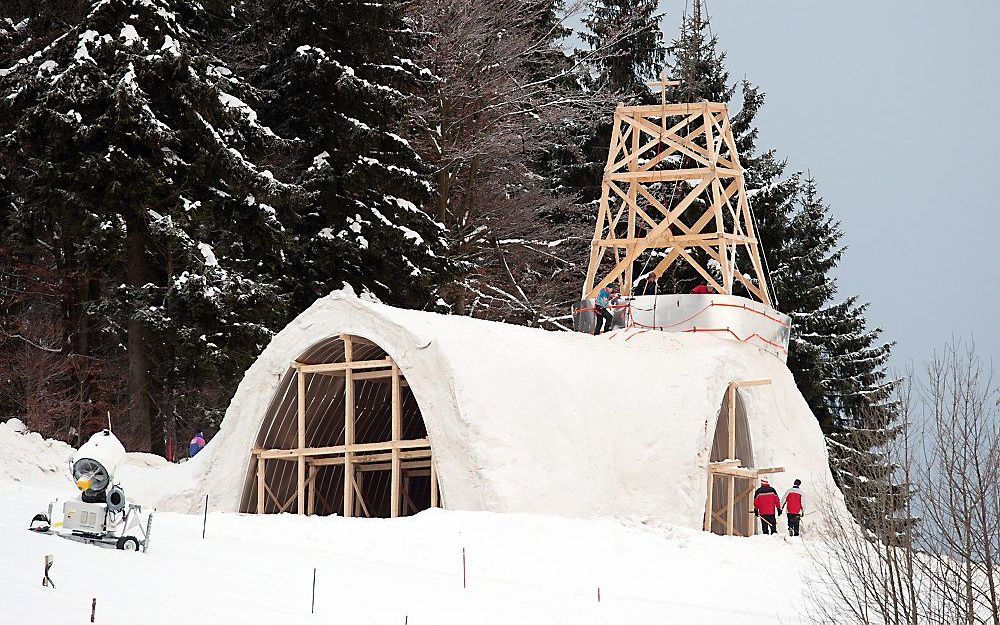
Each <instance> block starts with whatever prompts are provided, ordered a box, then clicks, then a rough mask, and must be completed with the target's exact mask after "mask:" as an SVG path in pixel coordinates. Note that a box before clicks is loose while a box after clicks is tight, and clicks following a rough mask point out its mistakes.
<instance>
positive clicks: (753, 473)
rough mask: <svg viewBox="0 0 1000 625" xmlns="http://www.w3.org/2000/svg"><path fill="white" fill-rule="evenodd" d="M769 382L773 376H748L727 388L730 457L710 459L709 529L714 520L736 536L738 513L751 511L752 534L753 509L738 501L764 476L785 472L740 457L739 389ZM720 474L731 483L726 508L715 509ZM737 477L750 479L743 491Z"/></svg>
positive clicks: (707, 502)
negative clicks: (745, 463)
mask: <svg viewBox="0 0 1000 625" xmlns="http://www.w3.org/2000/svg"><path fill="white" fill-rule="evenodd" d="M768 384H771V380H770V379H764V380H746V381H741V382H730V383H729V386H728V387H727V388H726V403H727V406H728V408H729V410H728V412H727V421H728V424H727V425H728V429H727V433H728V434H729V439H728V441H727V443H728V444H727V446H726V447H727V453H726V458H727V459H726V460H722V461H720V462H709V463H708V497H707V499H706V501H705V520H704V527H703V529H704V530H705V531H706V532H710V531H712V524H713V523H714V522H716V521H717V522H719V523H721V524H724V525H725V528H726V535H727V536H733V535H734V534H735V531H734V529H735V526H736V522H735V521H736V515H737V514H746V515H748V523H747V527H749V528H750V529H749V534H748V536H752V535H753V533H754V525H755V523H754V515H753V510H750V511H745V510H744V511H737V510H736V502H737V501H739V500H741V499H743V498H744V497H747V496H748V495H750V494H752V493H753V491H754V490H755V489H756V487H757V480H758V479H760V476H762V475H770V474H772V473H783V472H784V471H785V468H784V467H745V466H741V465H742V462H743V460H742V459H740V458H738V457H737V451H736V393H737V391H739V389H740V388H742V387H752V386H763V385H768ZM716 476H722V477H723V479H727V480H728V486H727V488H726V504H725V507H724V508H723V509H722V510H714V509H713V506H712V491H713V488H714V484H715V477H716ZM737 479H741V480H745V481H747V482H749V486H748V487H747V488H745V489H744V490H743V491H742V492H741V493H739V494H737V493H736V480H737Z"/></svg>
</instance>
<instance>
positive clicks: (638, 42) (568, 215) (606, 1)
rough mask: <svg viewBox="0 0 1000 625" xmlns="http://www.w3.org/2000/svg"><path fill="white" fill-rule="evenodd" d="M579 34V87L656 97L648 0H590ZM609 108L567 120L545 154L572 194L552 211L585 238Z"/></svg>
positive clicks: (626, 97) (654, 19)
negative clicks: (564, 207) (567, 203)
mask: <svg viewBox="0 0 1000 625" xmlns="http://www.w3.org/2000/svg"><path fill="white" fill-rule="evenodd" d="M588 8H589V10H590V14H589V15H588V16H587V18H585V19H584V27H585V30H584V31H583V32H581V33H580V37H581V39H583V41H584V42H585V43H586V44H587V49H585V50H577V51H575V53H574V56H575V58H577V59H585V60H586V63H585V65H586V68H587V72H588V73H587V75H586V76H584V77H582V78H581V79H580V86H579V89H580V90H581V91H582V92H584V93H586V94H590V97H596V96H598V94H600V95H601V96H603V97H605V98H607V99H608V100H609V101H610V102H611V103H612V105H613V103H615V102H620V101H624V102H628V103H653V102H659V98H658V96H657V95H656V94H655V93H654V92H653V91H651V90H650V88H649V86H648V85H647V81H651V80H656V79H658V78H659V75H660V73H661V72H662V71H663V70H664V69H665V68H664V62H665V59H666V54H667V50H666V45H665V43H664V40H663V32H662V30H661V29H660V23H661V22H662V20H663V14H662V13H660V12H659V10H658V4H657V3H656V2H655V1H651V0H594V1H593V2H591V3H590V4H589V7H588ZM612 116H613V111H612V110H610V108H609V109H606V110H604V111H600V112H599V114H598V115H597V116H594V117H589V118H584V119H581V120H579V121H578V122H577V123H574V124H568V125H567V126H566V127H565V128H564V129H563V134H562V137H563V141H561V142H559V143H558V144H555V145H553V148H552V150H550V151H549V152H548V154H547V155H546V156H547V158H548V162H547V169H548V171H549V172H551V173H550V175H551V176H552V178H553V180H554V181H555V182H554V184H553V187H554V188H555V189H557V190H559V191H560V192H563V193H572V194H574V195H575V196H576V201H575V202H574V204H573V208H572V210H571V211H565V214H562V215H558V214H557V215H555V218H556V219H558V220H559V221H560V222H561V223H565V224H578V227H577V228H576V232H577V233H578V236H580V237H582V238H583V239H584V240H589V238H590V236H591V232H592V229H593V223H594V221H593V220H594V217H595V216H596V215H597V206H598V200H599V198H600V196H601V179H602V176H603V172H604V165H605V160H606V159H607V155H608V145H609V144H610V143H611V131H612V124H611V120H612ZM588 253H589V248H587V249H584V250H583V253H582V254H581V255H580V257H579V258H578V259H576V263H575V265H574V268H576V269H577V274H576V276H575V277H574V278H575V280H576V284H575V285H573V286H574V287H575V288H572V287H568V289H567V295H568V296H569V298H571V300H572V301H575V300H576V299H577V298H578V297H579V288H580V284H579V282H580V275H582V273H584V272H586V263H587V262H588Z"/></svg>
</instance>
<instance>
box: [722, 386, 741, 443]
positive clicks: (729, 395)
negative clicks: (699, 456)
mask: <svg viewBox="0 0 1000 625" xmlns="http://www.w3.org/2000/svg"><path fill="white" fill-rule="evenodd" d="M726 403H727V404H728V406H729V421H728V424H729V425H728V427H729V430H727V433H728V434H729V445H728V447H726V449H727V451H726V458H730V459H736V387H735V386H733V385H732V384H730V385H729V388H727V389H726ZM738 460H741V461H742V460H743V458H738Z"/></svg>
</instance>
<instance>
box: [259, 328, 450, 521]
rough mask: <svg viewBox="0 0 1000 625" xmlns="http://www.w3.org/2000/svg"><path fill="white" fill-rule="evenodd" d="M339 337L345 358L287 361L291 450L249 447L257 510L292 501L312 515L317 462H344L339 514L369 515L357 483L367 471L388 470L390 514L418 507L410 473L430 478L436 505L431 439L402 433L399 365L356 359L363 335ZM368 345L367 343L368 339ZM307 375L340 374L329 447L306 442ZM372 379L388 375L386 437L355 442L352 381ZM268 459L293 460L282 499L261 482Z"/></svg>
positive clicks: (385, 360) (279, 508)
mask: <svg viewBox="0 0 1000 625" xmlns="http://www.w3.org/2000/svg"><path fill="white" fill-rule="evenodd" d="M340 339H341V340H342V341H343V342H344V362H333V363H321V364H304V363H300V362H295V363H292V366H293V367H294V368H295V376H296V384H297V442H298V445H297V447H296V448H294V449H254V450H253V455H254V457H255V458H256V465H257V471H256V480H257V513H258V514H263V513H264V510H265V507H266V502H268V501H270V502H272V503H273V504H274V507H275V509H276V510H277V511H278V512H279V513H281V512H285V511H286V510H290V509H291V505H292V504H293V503H296V504H297V506H296V511H297V512H298V514H306V515H312V514H314V512H315V510H316V498H317V496H319V497H322V495H319V494H318V493H317V489H316V476H317V473H318V472H317V470H318V469H320V468H321V467H326V466H333V465H343V467H344V489H343V492H344V508H343V510H344V516H346V517H350V516H366V517H367V516H370V514H369V511H368V505H367V503H366V502H365V500H364V497H363V495H362V488H361V484H362V482H363V480H364V475H365V474H366V473H370V472H372V471H389V472H390V517H391V518H395V517H398V516H403V515H406V514H409V513H410V512H417V511H418V509H417V506H416V505H415V504H414V503H413V502H412V500H410V498H409V495H408V493H409V489H408V488H407V487H406V484H407V482H408V481H409V479H410V478H411V477H428V478H429V479H430V505H431V507H432V508H435V507H438V505H439V493H438V482H437V472H436V471H435V467H434V459H433V455H432V451H431V446H430V441H429V440H428V439H427V438H419V439H408V440H404V439H403V438H402V432H403V427H402V412H403V411H402V406H403V401H402V393H401V391H402V387H403V386H405V385H406V380H405V379H404V378H403V376H402V375H401V373H400V370H399V366H398V365H397V364H396V363H395V362H393V360H392V359H391V358H389V357H388V356H387V357H385V358H383V359H379V360H355V359H354V345H355V344H356V343H368V341H367V340H366V339H363V338H360V337H356V336H351V335H348V334H342V335H340ZM369 344H370V343H369ZM308 375H342V376H344V394H345V401H344V444H343V445H334V446H328V447H307V446H306V404H307V396H306V395H307V391H306V388H307V384H306V376H308ZM376 378H389V381H390V383H391V385H392V391H391V402H392V406H391V419H392V423H391V432H392V434H391V440H389V441H385V442H376V443H357V442H356V441H355V423H356V419H357V414H356V409H355V408H356V406H355V392H354V388H355V382H356V381H359V380H371V379H376ZM268 461H287V462H295V463H296V464H297V474H296V478H297V480H296V488H295V490H294V491H292V493H291V495H290V496H289V497H288V498H287V499H286V500H285V501H281V500H280V499H279V498H278V497H277V496H275V494H274V492H272V491H271V488H270V487H269V486H268V484H267V481H266V475H267V462H268Z"/></svg>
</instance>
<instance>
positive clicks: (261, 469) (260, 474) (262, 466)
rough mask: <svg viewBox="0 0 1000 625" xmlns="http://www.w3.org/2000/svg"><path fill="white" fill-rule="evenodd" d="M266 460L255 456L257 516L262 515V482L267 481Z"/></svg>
mask: <svg viewBox="0 0 1000 625" xmlns="http://www.w3.org/2000/svg"><path fill="white" fill-rule="evenodd" d="M266 463H267V459H265V458H261V457H260V456H257V514H264V503H265V502H264V480H265V479H267V464H266Z"/></svg>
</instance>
